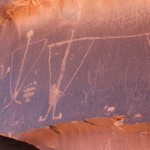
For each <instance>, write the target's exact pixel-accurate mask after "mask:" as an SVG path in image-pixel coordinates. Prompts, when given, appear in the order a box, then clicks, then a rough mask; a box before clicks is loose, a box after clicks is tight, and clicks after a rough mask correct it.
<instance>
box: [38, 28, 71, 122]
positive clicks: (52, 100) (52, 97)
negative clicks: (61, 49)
mask: <svg viewBox="0 0 150 150" xmlns="http://www.w3.org/2000/svg"><path fill="white" fill-rule="evenodd" d="M73 36H74V31H72V35H71V39H73ZM71 44H72V43H71V42H70V43H69V44H68V47H67V49H66V51H65V55H64V58H63V60H62V64H61V71H60V75H59V77H58V80H57V82H56V83H54V84H53V85H51V48H50V50H49V61H48V63H49V76H50V83H49V86H50V92H49V103H48V109H47V112H46V115H45V117H42V116H40V118H39V121H45V120H46V119H47V117H48V115H49V113H50V111H51V110H52V119H53V120H55V119H61V118H62V114H61V113H59V116H57V117H55V110H56V106H57V103H58V101H59V100H60V98H61V96H62V92H61V90H60V86H61V83H62V80H63V77H64V73H65V70H66V62H67V59H68V56H69V52H70V49H71Z"/></svg>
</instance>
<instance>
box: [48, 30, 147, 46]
mask: <svg viewBox="0 0 150 150" xmlns="http://www.w3.org/2000/svg"><path fill="white" fill-rule="evenodd" d="M149 33H150V32H148V33H143V34H136V35H129V36H108V37H99V36H95V37H82V38H77V39H72V40H65V41H61V42H56V43H53V44H50V45H48V46H49V47H51V48H52V47H55V46H61V45H64V44H68V43H70V42H80V41H86V40H108V39H126V38H137V37H141V36H145V35H147V34H149Z"/></svg>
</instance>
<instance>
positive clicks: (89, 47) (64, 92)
mask: <svg viewBox="0 0 150 150" xmlns="http://www.w3.org/2000/svg"><path fill="white" fill-rule="evenodd" d="M94 41H95V40H93V41H92V42H91V44H90V46H89V48H88V50H87V52H86V53H85V55H84V57H83V59H82V61H81V63H80V65H79V67H78V68H77V70H76V71H75V73H74V74H73V76H72V78H71V79H70V81H69V83H68V84H67V86H66V88H65V90H64V92H63V93H65V92H66V90H67V89H68V87H69V86H70V84H71V83H72V81H73V79H74V78H75V76H76V75H77V73H78V72H79V70H80V68H81V67H82V65H83V63H84V61H85V59H86V57H87V55H88V54H89V52H90V50H91V48H92V46H93V43H94Z"/></svg>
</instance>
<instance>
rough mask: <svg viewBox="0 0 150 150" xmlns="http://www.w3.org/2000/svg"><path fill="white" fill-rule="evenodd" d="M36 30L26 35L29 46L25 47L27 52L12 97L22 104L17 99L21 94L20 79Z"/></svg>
mask: <svg viewBox="0 0 150 150" xmlns="http://www.w3.org/2000/svg"><path fill="white" fill-rule="evenodd" d="M33 34H34V32H33V30H30V31H29V32H28V33H27V35H26V37H27V40H28V41H27V46H26V49H25V52H24V55H23V59H22V63H21V67H20V71H19V76H18V79H17V82H16V85H15V90H14V94H13V95H12V99H13V100H14V101H15V102H16V103H18V104H21V102H20V101H18V100H17V97H18V94H19V84H20V79H21V75H22V72H23V68H24V65H25V60H26V57H27V53H28V50H29V44H30V40H31V37H32V36H33Z"/></svg>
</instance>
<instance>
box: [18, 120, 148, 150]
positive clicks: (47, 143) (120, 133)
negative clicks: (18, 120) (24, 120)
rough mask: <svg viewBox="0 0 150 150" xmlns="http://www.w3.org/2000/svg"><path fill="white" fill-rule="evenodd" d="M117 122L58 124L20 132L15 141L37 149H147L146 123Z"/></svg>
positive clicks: (85, 121)
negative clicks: (123, 123) (128, 123)
mask: <svg viewBox="0 0 150 150" xmlns="http://www.w3.org/2000/svg"><path fill="white" fill-rule="evenodd" d="M120 121H121V120H120V119H118V120H116V119H114V118H94V119H86V120H84V121H80V122H70V123H62V124H57V125H54V126H49V127H47V128H40V129H36V130H33V131H29V132H26V133H23V134H21V135H20V136H19V137H18V139H19V140H22V141H26V142H29V143H31V144H33V145H35V146H37V147H38V148H39V149H40V150H50V149H53V150H127V149H129V150H135V149H136V150H149V148H150V144H149V141H150V123H147V124H146V123H141V124H134V125H121V124H120V125H119V122H120ZM117 124H118V125H117Z"/></svg>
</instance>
